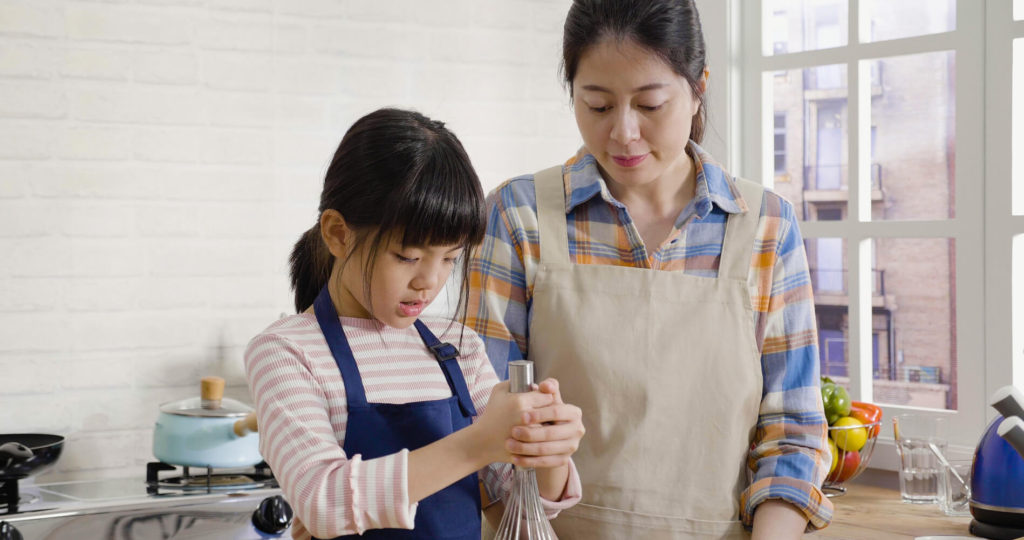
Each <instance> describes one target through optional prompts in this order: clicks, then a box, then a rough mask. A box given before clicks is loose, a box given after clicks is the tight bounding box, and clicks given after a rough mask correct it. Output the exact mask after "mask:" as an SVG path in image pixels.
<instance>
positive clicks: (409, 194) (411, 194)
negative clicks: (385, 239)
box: [381, 155, 487, 246]
mask: <svg viewBox="0 0 1024 540" xmlns="http://www.w3.org/2000/svg"><path fill="white" fill-rule="evenodd" d="M446 158H447V159H446ZM399 190H400V193H396V194H395V196H394V197H391V201H390V203H391V204H390V206H392V208H389V209H387V211H386V212H384V215H386V216H388V217H390V220H389V221H390V222H385V223H382V224H381V230H382V231H394V232H396V233H399V234H401V239H402V245H403V246H449V245H463V246H471V245H476V244H479V243H480V242H481V241H483V237H484V232H485V229H486V226H487V224H486V222H485V218H484V195H483V190H482V189H481V187H480V181H479V180H478V179H477V176H476V173H475V172H474V171H473V169H472V168H471V167H470V166H468V160H466V159H465V158H462V159H458V157H457V156H445V155H441V156H436V157H434V158H433V159H429V160H427V162H426V163H424V165H423V167H422V168H420V170H418V171H415V172H414V174H412V175H410V179H409V181H408V182H406V183H405V184H404V185H402V186H401V187H399Z"/></svg>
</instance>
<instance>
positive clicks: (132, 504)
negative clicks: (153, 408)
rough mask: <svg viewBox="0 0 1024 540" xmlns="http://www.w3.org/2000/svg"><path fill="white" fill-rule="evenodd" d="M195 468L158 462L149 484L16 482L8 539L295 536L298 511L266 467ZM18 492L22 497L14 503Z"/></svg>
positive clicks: (4, 507) (1, 537) (6, 508)
mask: <svg viewBox="0 0 1024 540" xmlns="http://www.w3.org/2000/svg"><path fill="white" fill-rule="evenodd" d="M195 469H196V468H195V467H193V468H192V470H189V469H188V468H179V467H175V466H173V465H167V464H165V463H159V462H157V463H150V464H149V465H148V467H147V474H146V478H145V479H143V478H138V477H129V478H116V479H106V480H90V481H79V482H57V483H49V484H34V483H31V482H26V481H24V480H22V481H21V484H20V485H15V487H14V488H13V489H12V488H11V486H10V483H8V484H7V485H5V486H2V488H0V540H18V539H21V538H24V539H25V540H30V539H32V540H34V539H37V538H38V539H47V540H63V539H83V538H88V539H96V540H108V539H109V540H139V539H146V540H149V539H161V540H170V539H174V540H182V539H186V538H187V539H196V540H198V539H207V538H209V539H214V538H217V539H231V540H242V539H254V540H255V539H259V540H263V539H266V538H289V537H290V536H291V535H290V532H289V529H290V525H291V517H292V511H291V507H290V506H288V503H287V502H285V500H284V498H283V497H282V495H281V490H280V488H279V487H278V485H277V481H276V480H274V477H273V475H272V474H271V472H270V469H269V468H267V466H266V464H263V463H261V464H260V465H257V466H256V467H249V468H243V469H215V470H210V469H205V468H202V469H199V470H195ZM2 482H3V481H0V483H2ZM11 482H13V481H11ZM11 492H13V493H14V494H15V495H16V496H17V502H15V503H14V504H12V502H11V500H10V499H9V497H10V495H11ZM5 493H6V494H7V496H8V497H4V495H3V494H5Z"/></svg>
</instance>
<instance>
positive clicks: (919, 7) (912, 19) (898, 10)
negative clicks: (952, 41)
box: [860, 0, 973, 41]
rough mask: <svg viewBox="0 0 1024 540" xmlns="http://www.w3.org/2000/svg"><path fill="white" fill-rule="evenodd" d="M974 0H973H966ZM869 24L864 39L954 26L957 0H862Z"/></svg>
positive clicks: (914, 33)
mask: <svg viewBox="0 0 1024 540" xmlns="http://www.w3.org/2000/svg"><path fill="white" fill-rule="evenodd" d="M968 1H973V0H968ZM860 5H861V9H863V10H865V12H864V13H865V15H866V17H865V18H864V19H862V20H868V21H870V24H871V26H870V27H868V28H865V29H862V30H861V36H863V39H864V41H883V40H886V39H899V38H905V37H912V36H923V35H925V34H938V33H941V32H950V31H952V30H956V0H899V1H896V2H894V1H893V0H861V4H860Z"/></svg>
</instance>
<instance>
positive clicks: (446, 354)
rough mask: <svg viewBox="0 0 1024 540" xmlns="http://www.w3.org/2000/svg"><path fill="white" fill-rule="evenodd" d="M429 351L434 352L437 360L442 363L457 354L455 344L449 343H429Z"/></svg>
mask: <svg viewBox="0 0 1024 540" xmlns="http://www.w3.org/2000/svg"><path fill="white" fill-rule="evenodd" d="M430 352H432V353H434V356H435V357H436V358H437V361H438V362H441V363H444V362H445V361H446V360H451V359H452V358H456V357H458V356H459V350H458V349H456V348H455V345H452V344H451V343H440V342H438V343H435V344H433V345H430Z"/></svg>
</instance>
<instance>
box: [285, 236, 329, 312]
mask: <svg viewBox="0 0 1024 540" xmlns="http://www.w3.org/2000/svg"><path fill="white" fill-rule="evenodd" d="M291 262H292V289H293V290H294V291H295V312H296V313H302V312H303V311H305V310H306V308H308V307H309V306H311V305H313V301H314V300H316V295H318V294H320V289H322V288H323V286H324V285H325V284H326V283H327V280H328V279H330V277H331V266H332V264H333V262H334V255H331V252H330V251H329V250H328V249H327V245H326V244H324V240H323V238H321V237H320V224H319V223H317V224H316V225H314V226H313V228H311V229H309V230H308V231H306V232H305V233H303V234H302V237H301V238H299V241H298V242H295V247H294V248H292V256H291Z"/></svg>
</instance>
